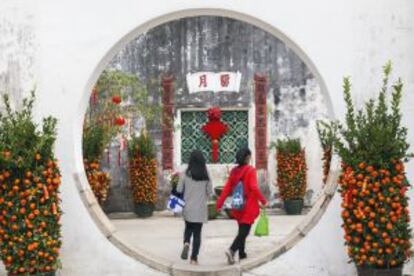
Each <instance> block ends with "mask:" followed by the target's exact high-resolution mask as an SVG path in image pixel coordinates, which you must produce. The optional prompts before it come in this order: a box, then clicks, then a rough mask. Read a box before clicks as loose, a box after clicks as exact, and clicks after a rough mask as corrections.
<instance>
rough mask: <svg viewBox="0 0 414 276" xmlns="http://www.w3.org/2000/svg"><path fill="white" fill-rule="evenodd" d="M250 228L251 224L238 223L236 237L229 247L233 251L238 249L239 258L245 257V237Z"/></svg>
mask: <svg viewBox="0 0 414 276" xmlns="http://www.w3.org/2000/svg"><path fill="white" fill-rule="evenodd" d="M250 228H252V225H251V224H239V233H238V234H237V236H236V238H235V239H234V241H233V244H232V245H231V247H230V249H231V251H233V252H234V253H236V252H237V251H239V257H240V258H246V251H245V246H246V238H247V236H248V235H249V233H250Z"/></svg>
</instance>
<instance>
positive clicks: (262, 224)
mask: <svg viewBox="0 0 414 276" xmlns="http://www.w3.org/2000/svg"><path fill="white" fill-rule="evenodd" d="M254 235H255V236H258V237H264V236H269V219H268V218H267V215H266V210H265V209H262V211H261V212H260V218H259V221H258V222H257V225H256V229H255V230H254Z"/></svg>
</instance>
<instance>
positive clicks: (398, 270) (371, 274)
mask: <svg viewBox="0 0 414 276" xmlns="http://www.w3.org/2000/svg"><path fill="white" fill-rule="evenodd" d="M402 270H403V266H398V267H393V268H389V269H388V268H371V267H359V266H357V272H358V276H402V275H403V273H402Z"/></svg>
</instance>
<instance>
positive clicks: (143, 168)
mask: <svg viewBox="0 0 414 276" xmlns="http://www.w3.org/2000/svg"><path fill="white" fill-rule="evenodd" d="M128 154H129V177H130V182H131V188H132V192H133V198H134V201H135V203H144V204H155V203H156V201H157V160H156V159H155V146H154V142H153V140H152V139H151V138H150V137H149V136H147V135H146V133H142V134H141V135H140V136H139V137H133V138H132V140H131V142H130V143H129V145H128Z"/></svg>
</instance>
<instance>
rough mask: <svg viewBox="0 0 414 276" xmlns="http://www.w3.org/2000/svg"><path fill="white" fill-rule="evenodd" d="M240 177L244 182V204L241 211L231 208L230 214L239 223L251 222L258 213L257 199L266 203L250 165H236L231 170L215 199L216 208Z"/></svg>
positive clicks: (231, 190)
mask: <svg viewBox="0 0 414 276" xmlns="http://www.w3.org/2000/svg"><path fill="white" fill-rule="evenodd" d="M243 175H244V176H243ZM242 177H243V183H244V196H245V199H246V201H245V205H244V208H243V209H242V210H241V211H238V210H232V215H233V217H234V218H235V219H236V220H237V222H238V223H239V224H253V223H254V221H255V220H256V218H257V217H258V216H259V213H260V207H259V201H260V202H261V203H262V204H266V199H265V198H264V196H263V195H262V193H261V192H260V190H259V187H258V186H257V174H256V169H255V168H254V167H252V166H249V165H245V166H242V167H236V168H234V169H233V170H232V171H231V173H230V176H229V179H228V180H227V182H226V185H225V186H224V189H223V192H222V193H221V195H220V198H219V199H218V200H217V209H221V207H222V206H223V204H224V201H225V200H226V198H227V197H228V196H229V195H230V194H231V193H232V192H233V190H234V188H235V187H236V185H237V183H238V182H239V181H240V179H241V178H242Z"/></svg>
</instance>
